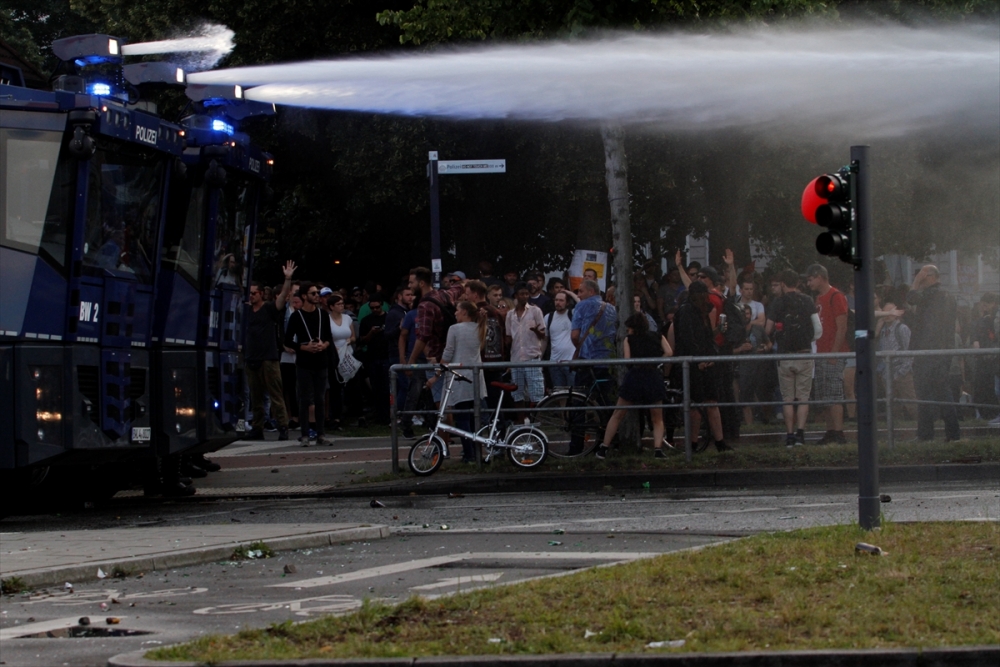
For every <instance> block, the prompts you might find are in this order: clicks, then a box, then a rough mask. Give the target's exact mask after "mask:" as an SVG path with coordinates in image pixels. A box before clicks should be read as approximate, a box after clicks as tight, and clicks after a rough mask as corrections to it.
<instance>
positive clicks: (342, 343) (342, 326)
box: [327, 294, 356, 354]
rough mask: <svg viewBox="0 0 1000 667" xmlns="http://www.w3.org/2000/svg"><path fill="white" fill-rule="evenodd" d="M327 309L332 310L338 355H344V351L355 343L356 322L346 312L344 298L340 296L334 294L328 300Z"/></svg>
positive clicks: (331, 324) (334, 341)
mask: <svg viewBox="0 0 1000 667" xmlns="http://www.w3.org/2000/svg"><path fill="white" fill-rule="evenodd" d="M327 307H328V308H329V309H330V330H331V331H332V332H333V344H334V346H335V347H336V348H337V353H338V354H342V353H343V351H344V349H345V348H346V347H347V346H348V345H350V344H352V343H354V341H355V338H356V337H355V335H354V320H352V319H351V317H350V315H348V314H347V313H345V312H344V297H342V296H340V295H339V294H332V295H330V296H329V297H328V299H327Z"/></svg>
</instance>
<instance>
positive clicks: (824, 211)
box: [802, 174, 851, 227]
mask: <svg viewBox="0 0 1000 667" xmlns="http://www.w3.org/2000/svg"><path fill="white" fill-rule="evenodd" d="M850 202H851V184H850V181H849V180H848V178H847V176H846V175H844V174H823V175H822V176H817V177H816V178H814V179H812V180H811V181H809V185H807V186H806V189H805V190H803V191H802V217H803V218H805V219H806V220H808V221H809V222H811V223H812V224H814V225H816V224H819V225H823V226H824V227H839V226H843V225H849V224H850V220H851V213H850Z"/></svg>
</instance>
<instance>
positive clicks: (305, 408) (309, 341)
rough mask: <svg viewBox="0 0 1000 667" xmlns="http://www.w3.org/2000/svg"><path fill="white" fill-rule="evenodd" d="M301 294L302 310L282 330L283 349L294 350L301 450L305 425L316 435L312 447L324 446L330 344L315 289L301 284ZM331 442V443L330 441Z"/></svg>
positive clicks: (327, 320)
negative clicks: (312, 419) (311, 417)
mask: <svg viewBox="0 0 1000 667" xmlns="http://www.w3.org/2000/svg"><path fill="white" fill-rule="evenodd" d="M300 291H301V293H303V294H304V295H305V299H304V300H303V302H302V308H300V309H299V310H297V311H296V312H295V315H294V316H293V317H291V318H289V320H288V329H287V330H286V331H285V347H288V348H291V349H293V350H295V375H296V380H297V382H298V399H299V423H300V424H302V431H303V434H302V436H301V437H300V438H299V442H300V443H301V444H302V446H303V447H305V446H307V445H308V444H309V442H310V439H311V438H310V436H309V434H307V433H306V425H307V424H308V426H309V430H310V431H311V432H315V434H316V438H315V441H316V444H318V445H322V444H325V439H324V430H323V427H324V421H323V397H324V395H325V394H326V388H327V379H328V352H327V349H328V348H329V347H330V345H332V344H333V337H332V335H331V333H330V318H329V317H328V316H327V314H326V313H325V312H323V311H322V310H320V309H319V308H318V307H317V306H318V304H319V298H320V297H319V287H318V286H317V285H315V284H313V283H310V282H304V283H302V286H301V288H300ZM310 406H313V407H314V409H315V422H314V423H310V422H309V408H310ZM331 442H332V440H331Z"/></svg>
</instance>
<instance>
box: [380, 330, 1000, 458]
mask: <svg viewBox="0 0 1000 667" xmlns="http://www.w3.org/2000/svg"><path fill="white" fill-rule="evenodd" d="M997 355H1000V349H998V348H979V349H953V350H906V351H903V350H899V351H878V352H876V353H875V357H876V359H884V360H886V367H887V372H886V373H885V374H884V375H882V378H883V380H884V382H885V398H883V399H878V403H881V404H884V405H885V408H886V431H887V446H888V447H889V448H890V449H891V448H892V447H894V446H895V434H894V419H893V408H894V405H895V404H896V403H906V404H916V405H944V406H955V407H956V408H958V407H962V408H976V407H982V408H994V409H995V408H997V405H995V404H994V405H990V404H979V403H960V402H958V401H957V400H956V401H953V402H948V401H927V400H919V399H917V400H914V399H900V398H896V397H895V396H894V392H893V377H892V365H893V363H894V362H896V360H898V359H900V358H917V357H955V356H959V357H988V356H997ZM854 358H855V354H854V353H853V352H839V353H826V354H802V353H798V354H736V355H713V356H704V357H658V358H649V359H645V358H643V359H575V360H573V361H541V360H535V361H525V362H506V361H504V362H489V363H487V362H483V363H476V364H448V366H449V367H450V368H456V369H458V368H461V369H466V370H471V371H472V373H473V380H474V381H473V383H472V386H473V408H472V409H471V410H453V409H449V410H447V413H449V414H461V413H465V414H468V413H472V414H473V415H474V421H475V430H476V431H477V432H478V431H479V429H480V428H481V427H482V405H481V404H482V401H481V399H482V398H483V397H482V396H481V395H480V383H479V376H480V373H482V372H483V371H493V370H501V371H506V370H510V369H514V368H541V369H545V368H561V369H565V368H569V369H578V368H606V369H614V368H619V367H622V366H627V367H635V366H660V365H662V366H664V367H669V366H674V365H680V366H681V377H682V387H680V389H681V391H682V397H683V400H682V402H681V403H676V404H670V403H664V404H653V405H639V404H632V405H627V406H617V405H614V404H607V405H591V404H588V405H581V406H569V405H567V406H560V407H553V408H538V407H532V408H530V410H527V411H530V412H532V413H538V412H545V411H551V412H560V413H563V412H574V411H589V410H598V411H608V412H610V411H613V410H616V409H624V410H650V409H655V408H664V409H672V410H682V411H683V418H684V453H685V457H686V458H687V460H688V461H691V459H692V457H693V451H692V446H691V427H692V424H691V411H692V410H697V409H700V408H708V407H722V406H733V407H758V406H759V407H777V406H785V405H790V404H794V405H810V406H812V405H820V406H823V405H846V404H850V403H854V402H855V401H852V400H848V399H846V398H845V399H841V400H810V401H794V403H789V402H788V401H723V400H719V401H716V402H705V403H698V402H694V401H692V400H691V365H692V364H701V363H714V364H728V365H734V364H740V363H743V362H748V361H751V362H752V361H759V362H772V363H774V362H778V361H783V360H795V359H798V360H801V359H808V360H810V361H821V360H826V359H854ZM438 366H439V364H395V365H393V366H392V367H390V369H389V393H390V396H391V397H392V400H391V419H390V423H391V425H392V436H391V441H392V471H393V472H399V424H398V417H399V416H401V415H413V416H415V415H433V414H436V412H437V411H436V410H411V411H406V410H403V409H401V406H399V405H397V404H396V403H397V402H396V400H395V399H396V395H397V388H398V379H399V373H403V372H411V373H413V372H418V373H419V372H426V371H432V370H435V369H437V368H438ZM998 372H1000V367H998ZM942 381H944V378H942ZM579 386H580V385H577V387H579ZM525 411H526V409H525V408H504V409H503V410H502V412H503V413H515V412H525Z"/></svg>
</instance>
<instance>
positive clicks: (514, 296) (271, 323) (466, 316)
mask: <svg viewBox="0 0 1000 667" xmlns="http://www.w3.org/2000/svg"><path fill="white" fill-rule="evenodd" d="M673 260H674V265H673V267H672V268H671V269H670V270H669V271H667V272H666V274H665V275H663V276H660V275H659V270H658V267H659V264H660V263H659V261H650V262H647V263H646V264H645V265H644V266H643V267H642V268H641V269H640V270H638V271H636V273H635V276H634V283H633V298H632V304H631V312H630V316H629V317H628V318H627V321H626V328H627V336H626V338H625V340H623V341H622V348H623V349H624V356H625V357H626V358H651V357H655V358H664V359H665V361H668V358H669V357H672V356H715V357H730V356H731V357H733V359H732V360H729V359H721V360H718V361H717V362H711V361H710V362H702V363H698V364H692V365H691V367H690V377H689V381H690V384H689V391H690V399H691V401H692V402H694V403H700V404H703V408H702V409H699V410H695V411H692V413H691V418H692V426H693V428H692V429H691V430H692V433H693V434H695V436H694V437H697V434H698V433H699V431H700V426H701V421H702V419H705V420H707V436H706V437H709V438H710V440H711V441H712V442H714V444H715V446H716V448H717V449H718V450H719V451H723V450H726V449H729V447H730V446H729V445H728V444H727V442H726V441H727V439H728V440H730V441H732V440H734V439H736V438H738V437H739V431H740V426H741V425H742V424H750V423H753V422H755V421H760V422H764V423H769V422H770V421H772V420H777V421H780V422H783V423H784V425H785V432H786V445H787V446H788V447H789V448H794V447H797V446H801V445H803V444H805V429H806V425H807V422H808V420H809V413H810V404H809V402H810V401H812V402H816V401H819V402H821V403H822V404H821V405H818V406H816V405H814V406H813V407H814V412H816V410H817V409H818V411H819V412H821V413H822V414H821V415H818V414H817V415H814V418H819V419H821V420H822V422H823V423H824V424H825V433H824V435H823V436H822V438H821V439H820V440H819V444H827V443H844V442H846V441H847V436H846V435H845V430H844V423H845V421H849V420H852V419H854V418H855V414H854V405H853V403H852V402H851V401H852V399H853V398H854V374H855V368H854V360H853V359H825V358H823V359H817V358H815V357H814V356H813V355H814V354H815V353H825V352H849V351H851V350H853V342H854V329H855V325H854V322H853V320H854V296H853V291H852V286H849V285H845V286H843V289H840V288H838V287H837V286H835V285H833V284H831V280H830V275H829V272H828V271H827V269H826V268H825V267H824V266H823V265H821V264H812V265H810V266H808V267H807V268H806V270H805V272H804V273H802V274H800V273H799V272H797V271H794V270H792V269H786V270H783V271H777V272H773V273H770V274H768V275H767V276H765V275H762V274H761V273H760V272H757V271H755V270H754V269H753V266H752V265H750V266H748V267H746V268H745V269H743V270H742V271H737V269H736V262H735V258H734V256H733V253H732V252H731V251H729V250H727V251H726V252H725V254H724V256H723V262H722V263H721V264H720V265H719V266H718V267H712V266H701V265H700V264H699V263H698V262H690V263H685V262H684V258H683V255H682V254H681V253H680V252H678V253H677V254H676V256H675V257H674V258H673ZM477 268H478V275H476V276H474V277H472V278H469V277H467V276H466V274H465V273H463V272H462V271H455V272H452V273H450V274H447V275H446V276H445V277H444V280H443V283H442V284H441V286H440V287H435V286H434V280H433V278H434V277H433V274H432V273H431V271H430V270H429V269H427V268H424V267H416V268H413V269H411V270H410V271H408V272H407V274H406V275H405V276H401V278H400V281H399V282H398V284H396V285H395V286H394V287H392V288H391V289H389V290H386V289H383V286H382V285H379V284H376V283H368V284H366V285H364V286H363V287H354V288H353V289H347V288H344V287H339V286H334V285H325V284H323V283H320V282H312V281H306V280H296V278H295V271H296V266H295V263H294V262H288V263H286V264H285V266H284V267H283V274H284V282H283V283H282V284H281V285H280V286H274V287H270V286H264V285H262V284H260V283H256V282H255V283H253V284H252V285H251V286H250V290H249V295H250V304H249V305H250V308H249V315H248V326H247V340H246V345H245V347H244V361H245V369H246V379H247V387H248V393H249V406H250V410H249V411H248V417H247V418H248V421H249V422H250V428H249V430H248V436H247V437H248V439H251V440H262V439H264V437H265V436H264V433H265V432H266V431H276V432H277V433H278V439H280V440H287V439H289V437H290V431H298V438H299V440H300V442H301V443H302V444H303V445H309V444H311V443H315V444H320V445H321V444H325V443H328V442H330V439H329V438H328V433H330V432H333V431H336V430H338V429H340V428H341V427H342V425H343V424H345V423H347V422H349V421H350V422H357V423H359V424H361V425H364V424H365V423H366V422H368V421H373V422H374V423H378V424H388V423H389V419H390V405H391V403H392V402H393V401H394V402H395V404H396V406H397V407H398V408H399V409H401V410H402V411H403V412H404V414H402V416H401V417H400V428H401V430H402V433H403V435H404V436H405V437H414V436H415V431H414V429H415V427H416V426H417V425H418V423H415V419H414V415H413V414H406V413H409V412H413V411H415V410H416V409H417V407H418V406H420V405H422V401H424V402H427V401H433V402H434V403H438V402H439V401H440V400H441V397H442V384H443V383H442V382H441V381H440V373H439V372H436V371H428V372H426V373H423V372H420V373H415V372H413V371H407V372H405V373H400V374H399V375H398V377H397V386H396V395H395V396H393V397H390V382H389V369H390V367H391V366H393V365H394V364H400V363H402V364H411V365H412V364H421V363H431V364H435V363H438V362H443V363H456V364H469V363H478V362H511V363H512V364H513V363H516V362H523V363H517V365H516V366H514V367H512V368H511V369H509V370H510V373H511V380H510V381H511V383H513V384H515V385H517V390H516V391H515V392H514V393H513V399H514V401H515V403H516V405H515V406H514V407H515V408H517V409H520V410H526V409H528V408H530V407H531V406H532V405H534V404H536V403H538V402H539V401H540V400H541V399H542V398H543V397H544V396H545V395H546V393H547V392H549V391H551V390H552V389H553V388H554V387H567V386H593V387H596V388H597V391H599V392H600V393H601V394H602V398H603V399H604V400H605V402H606V405H609V406H610V405H614V404H615V401H617V404H618V405H619V406H621V407H625V406H627V405H628V404H639V405H653V404H659V403H662V402H664V401H668V400H669V396H668V393H669V389H670V388H671V387H673V388H674V389H675V391H674V395H676V393H677V392H676V390H677V389H679V388H680V387H681V385H682V374H681V367H680V365H679V364H670V363H665V364H664V365H663V370H662V371H661V370H660V368H658V367H656V366H650V365H642V366H636V367H634V368H632V369H630V370H629V371H628V372H627V374H626V375H625V376H624V378H623V379H622V382H621V385H620V386H619V385H618V383H616V382H614V377H613V373H612V372H611V370H610V368H609V367H601V366H586V367H575V368H573V367H570V366H569V365H566V366H548V367H546V368H545V369H544V370H543V369H542V368H541V367H537V366H536V367H531V366H530V363H531V362H535V361H539V360H550V361H554V362H560V361H561V362H568V361H571V360H574V359H608V358H613V357H616V356H617V355H618V353H619V345H618V343H619V341H618V312H617V310H616V306H619V305H620V304H617V303H616V298H615V288H614V286H608V288H607V290H606V291H603V292H602V290H601V287H600V285H599V282H598V280H597V275H596V273H595V272H594V271H593V270H592V269H589V270H588V271H587V272H585V274H584V276H583V279H582V280H577V281H575V282H576V283H577V285H576V289H575V290H571V289H569V281H568V280H566V279H563V278H560V277H555V278H551V279H550V280H548V281H547V282H546V281H545V278H544V274H542V273H541V272H539V271H528V272H527V273H524V274H520V273H518V272H515V271H508V272H506V273H504V274H503V275H502V277H495V276H494V275H493V266H492V265H491V263H490V262H487V261H483V262H480V263H479V265H478V267H477ZM875 303H876V311H875V315H876V322H877V325H876V329H875V332H874V333H875V338H876V341H877V349H879V350H892V351H895V352H899V351H907V350H948V349H952V348H958V347H994V348H995V347H997V346H998V342H997V322H996V317H997V312H998V299H997V295H996V294H992V293H987V294H984V295H983V296H982V298H981V300H980V301H979V303H978V304H976V306H975V308H974V309H968V308H966V309H963V308H960V307H958V306H957V304H956V302H955V299H954V298H953V297H952V296H951V295H950V294H949V293H948V292H947V291H945V290H944V289H943V288H942V287H941V282H940V273H939V271H938V269H937V268H936V267H934V266H933V265H927V266H924V267H923V268H922V269H921V270H920V271H919V272H918V273H917V275H916V277H915V278H914V280H913V283H912V284H911V285H903V286H891V285H886V286H880V287H879V288H878V290H877V293H876V294H875ZM772 352H777V353H779V354H782V355H787V358H784V359H781V360H780V361H777V362H775V361H774V360H761V359H759V358H755V359H746V360H741V359H740V357H741V356H742V355H747V354H756V355H760V354H768V353H772ZM997 366H998V364H997V360H996V358H995V357H981V358H979V360H977V361H972V360H964V359H963V358H961V357H957V356H954V355H948V356H936V357H925V356H918V357H905V356H897V357H895V358H894V359H893V360H892V363H891V364H888V363H885V361H884V360H882V361H880V363H879V364H878V369H877V374H878V378H879V381H880V384H881V386H882V387H883V388H884V387H885V385H886V383H887V382H889V381H890V380H891V383H892V388H893V393H894V395H895V397H896V398H897V399H899V400H900V405H901V409H903V410H905V412H906V414H907V415H908V416H909V417H911V418H913V419H916V420H917V437H918V440H930V439H932V438H933V437H934V423H935V421H936V419H937V418H938V417H940V418H941V419H942V420H943V421H944V425H945V431H944V434H945V438H946V439H948V440H953V439H957V438H959V437H960V428H959V419H960V417H961V416H962V413H961V412H960V410H959V407H958V406H957V405H956V404H957V403H959V401H960V399H961V398H962V397H965V396H969V397H970V401H971V403H973V404H975V405H977V406H979V407H978V412H979V415H980V416H983V417H985V418H987V419H993V422H992V423H998V422H997V421H996V419H997V412H998V410H997V408H996V407H995V406H996V405H997V396H998V393H1000V378H998V377H997ZM463 372H464V373H466V374H468V373H469V371H463ZM501 374H502V371H499V370H489V371H486V372H484V373H483V374H482V375H483V377H482V378H481V383H482V384H481V387H480V394H479V395H480V396H482V397H484V398H483V400H484V402H485V403H486V404H488V405H489V406H491V407H495V405H496V401H497V400H499V390H498V389H496V388H494V387H493V385H492V384H491V383H492V382H493V381H496V380H499V379H500V375H501ZM943 378H947V381H942V379H943ZM665 379H666V380H667V381H666V382H665V381H664V380H665ZM473 400H474V391H473V387H472V385H471V384H466V383H460V386H456V387H455V389H454V391H453V392H452V395H451V397H450V400H449V402H450V403H451V407H454V408H456V410H458V411H461V410H464V409H469V408H471V407H472V406H473ZM910 401H915V402H910ZM920 401H929V402H936V403H938V405H934V404H931V403H920ZM739 402H744V403H754V402H774V403H780V404H781V407H780V409H779V410H778V411H777V414H776V411H775V409H774V408H773V407H771V406H758V407H753V406H744V407H742V408H740V407H736V406H734V405H732V404H733V403H739ZM425 407H431V406H429V405H425ZM251 412H252V414H250V413H251ZM668 413H669V414H676V413H677V411H676V410H672V411H668ZM622 416H623V411H622V410H615V411H614V412H613V413H612V414H611V417H610V420H609V422H608V424H607V428H606V429H605V437H604V441H603V443H602V445H601V446H600V447H598V448H597V450H596V454H597V456H598V457H600V458H603V457H604V456H606V455H607V451H608V448H609V447H611V446H612V444H613V438H614V435H615V432H616V431H617V429H618V426H619V423H620V421H621V419H622ZM662 417H663V411H662V410H652V411H651V423H652V426H653V431H654V443H655V447H656V448H657V449H656V452H655V454H654V455H656V456H662V451H660V449H659V447H660V446H661V444H662V442H663V441H664V438H663V433H664V432H665V433H666V435H667V437H666V440H667V441H668V442H669V441H672V439H673V430H674V429H673V428H672V426H676V425H677V424H676V423H674V424H671V423H670V422H667V423H664V420H663V418H662ZM455 418H456V420H457V421H458V422H459V423H458V425H459V426H460V427H462V426H463V424H462V423H461V421H462V420H465V419H469V418H470V417H468V416H467V415H463V414H461V413H457V414H456V415H455ZM418 419H419V417H418ZM464 427H465V428H466V430H468V428H469V425H465V426H464ZM574 446H576V443H574ZM579 446H580V447H581V448H582V443H579ZM463 459H464V460H465V461H475V460H476V453H475V450H474V449H473V448H472V445H471V443H466V444H465V450H464V453H463Z"/></svg>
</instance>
